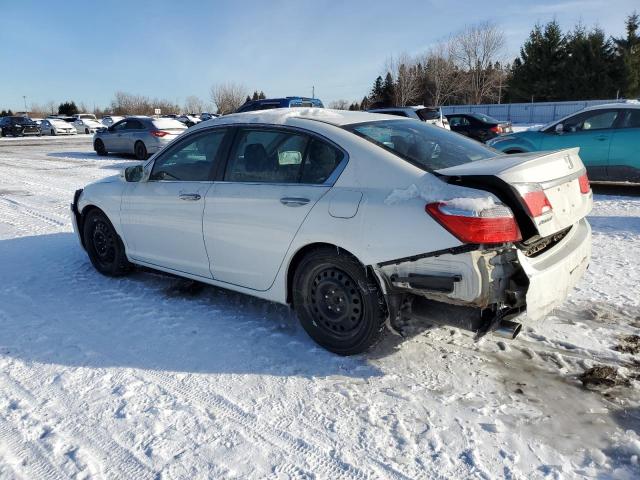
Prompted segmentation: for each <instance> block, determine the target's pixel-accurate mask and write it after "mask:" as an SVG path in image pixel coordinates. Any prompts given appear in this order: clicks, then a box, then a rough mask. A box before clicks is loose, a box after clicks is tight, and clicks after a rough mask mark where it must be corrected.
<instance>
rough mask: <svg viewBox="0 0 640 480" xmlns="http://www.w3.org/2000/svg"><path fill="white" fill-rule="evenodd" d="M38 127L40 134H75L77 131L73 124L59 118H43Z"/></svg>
mask: <svg viewBox="0 0 640 480" xmlns="http://www.w3.org/2000/svg"><path fill="white" fill-rule="evenodd" d="M40 129H41V130H42V135H75V134H76V133H78V131H77V130H76V127H74V126H73V124H71V123H69V122H65V121H64V120H61V119H59V118H45V119H44V120H42V122H40Z"/></svg>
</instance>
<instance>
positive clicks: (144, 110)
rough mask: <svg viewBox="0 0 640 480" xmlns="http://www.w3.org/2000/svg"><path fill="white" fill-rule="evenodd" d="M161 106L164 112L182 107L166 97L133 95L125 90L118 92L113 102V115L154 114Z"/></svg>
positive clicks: (175, 110) (171, 111)
mask: <svg viewBox="0 0 640 480" xmlns="http://www.w3.org/2000/svg"><path fill="white" fill-rule="evenodd" d="M156 108H159V109H160V110H161V111H162V112H163V113H178V112H179V111H180V107H179V106H178V105H177V104H175V103H173V102H171V101H169V100H165V99H158V98H154V99H150V98H149V97H145V96H143V95H132V94H130V93H125V92H116V94H115V98H114V100H113V101H112V102H111V113H112V114H113V115H153V114H154V112H155V109H156Z"/></svg>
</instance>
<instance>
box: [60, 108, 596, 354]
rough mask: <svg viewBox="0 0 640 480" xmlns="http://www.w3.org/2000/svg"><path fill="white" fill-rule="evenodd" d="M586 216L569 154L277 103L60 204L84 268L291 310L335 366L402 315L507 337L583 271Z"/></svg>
mask: <svg viewBox="0 0 640 480" xmlns="http://www.w3.org/2000/svg"><path fill="white" fill-rule="evenodd" d="M566 158H570V159H571V162H570V163H569V162H567V161H566ZM591 206H592V193H591V190H590V188H589V182H588V179H587V176H586V174H585V169H584V166H583V165H582V162H581V161H580V157H579V156H578V154H577V150H576V149H572V150H565V151H563V152H559V153H542V154H539V155H523V156H510V155H504V154H499V153H498V152H496V150H494V149H491V148H488V147H486V146H485V145H483V144H480V143H478V142H476V141H473V140H470V139H468V138H465V137H463V136H461V135H457V134H454V133H452V132H449V131H447V130H444V129H440V128H434V127H433V126H431V125H426V124H424V123H421V122H416V121H414V120H409V119H400V118H398V119H395V118H389V116H387V115H374V114H371V113H366V112H337V111H327V110H324V109H294V110H291V109H279V110H273V111H270V112H260V114H259V115H257V114H251V113H248V114H240V115H228V116H224V117H221V118H219V119H217V120H216V121H215V122H206V123H201V124H200V125H198V126H196V127H193V128H192V129H190V130H188V131H187V132H186V133H185V134H184V135H183V136H181V137H179V138H178V139H176V140H174V141H173V142H172V143H171V144H170V145H168V146H167V147H165V148H164V149H163V150H161V151H160V152H159V153H157V154H156V155H154V156H153V158H151V159H150V160H149V161H147V162H145V163H144V164H141V165H137V166H132V167H129V168H127V169H126V170H124V172H123V173H122V174H121V175H120V176H114V177H109V178H106V179H103V180H100V181H98V182H96V183H93V184H90V185H88V186H86V187H85V188H84V190H78V191H77V192H76V194H75V196H74V200H73V202H72V211H73V222H74V228H75V230H76V232H78V234H79V235H80V241H81V243H82V245H83V247H84V248H85V250H86V252H87V254H88V256H89V259H90V260H91V262H92V264H93V265H94V266H95V268H96V269H97V270H98V271H99V272H101V273H103V274H105V275H113V276H117V275H123V274H126V273H127V272H129V271H131V269H132V266H133V265H143V266H146V267H149V268H153V269H157V270H161V271H165V272H169V273H171V274H174V275H179V276H183V277H186V278H190V279H195V280H198V281H201V282H205V283H209V284H212V285H217V286H219V287H224V288H228V289H231V290H236V291H239V292H242V293H246V294H249V295H253V296H257V297H260V298H264V299H267V300H271V301H275V302H280V303H283V304H288V305H292V306H293V308H294V309H295V311H296V312H297V314H298V318H299V319H300V321H301V323H302V325H303V327H304V328H305V330H306V331H307V332H308V333H309V335H310V336H311V337H312V338H313V339H315V340H316V341H317V342H318V343H319V344H320V345H322V346H324V347H325V348H327V349H329V350H331V351H333V352H336V353H339V354H344V355H346V354H354V353H358V352H362V351H364V350H366V349H367V348H368V347H369V346H371V345H372V344H374V343H375V342H376V340H377V339H378V338H380V335H381V334H382V333H383V331H384V330H385V329H386V328H387V327H388V326H389V327H390V328H392V329H393V330H396V331H402V322H400V321H399V319H400V318H405V317H406V316H412V317H416V318H419V319H422V320H424V321H428V322H429V323H430V324H433V323H444V324H452V325H455V326H458V327H461V328H467V329H470V330H473V331H475V332H476V333H477V335H482V334H485V333H487V332H490V331H494V333H497V334H499V335H503V336H508V337H509V338H514V337H515V336H516V335H517V333H518V332H519V329H520V328H521V324H520V322H522V321H526V322H534V321H536V320H539V319H541V318H543V317H544V316H545V315H546V314H547V313H548V312H549V311H551V309H553V308H554V307H556V306H557V305H558V304H559V303H561V302H562V301H563V300H564V299H565V297H566V295H567V294H568V292H569V291H570V290H571V289H572V287H573V286H574V285H575V284H576V283H577V282H578V280H579V279H580V278H581V276H582V274H583V273H584V272H585V270H586V268H587V266H588V264H589V258H590V250H591V229H590V227H589V224H588V222H587V220H586V218H585V217H586V215H587V214H588V213H589V211H590V209H591ZM401 312H402V314H401ZM443 312H444V314H443Z"/></svg>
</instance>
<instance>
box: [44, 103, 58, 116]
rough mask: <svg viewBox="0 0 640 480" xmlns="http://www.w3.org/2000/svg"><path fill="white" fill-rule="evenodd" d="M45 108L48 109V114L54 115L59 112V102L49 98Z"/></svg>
mask: <svg viewBox="0 0 640 480" xmlns="http://www.w3.org/2000/svg"><path fill="white" fill-rule="evenodd" d="M44 108H45V109H46V110H47V115H53V114H56V113H58V104H57V103H56V102H54V101H53V100H49V101H48V102H47V103H46V104H45V106H44Z"/></svg>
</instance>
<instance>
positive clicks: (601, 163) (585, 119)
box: [541, 109, 620, 180]
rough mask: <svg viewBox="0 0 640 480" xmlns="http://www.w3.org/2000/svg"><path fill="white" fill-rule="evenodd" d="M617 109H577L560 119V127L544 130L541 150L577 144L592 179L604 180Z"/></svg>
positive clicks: (617, 113)
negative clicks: (582, 110)
mask: <svg viewBox="0 0 640 480" xmlns="http://www.w3.org/2000/svg"><path fill="white" fill-rule="evenodd" d="M619 115H620V111H619V110H617V109H597V110H589V111H587V112H582V113H578V114H577V115H574V116H572V117H570V118H567V119H565V120H563V122H562V131H560V132H557V131H556V128H557V125H559V124H556V125H554V126H552V127H550V128H549V129H547V130H546V131H545V135H544V137H543V138H542V142H541V149H542V150H558V149H561V148H572V147H580V158H581V159H582V162H583V163H584V164H585V166H586V167H587V170H588V172H589V176H590V177H591V178H592V179H594V180H606V178H607V174H606V171H607V164H608V162H609V146H610V143H611V136H612V133H613V126H614V125H615V124H616V121H617V119H618V116H619Z"/></svg>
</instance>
